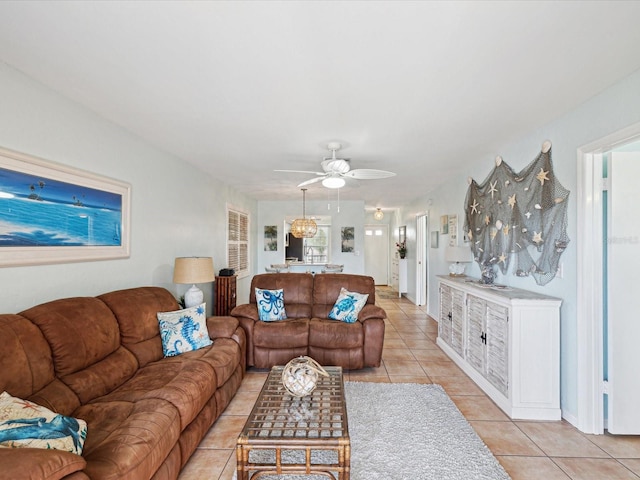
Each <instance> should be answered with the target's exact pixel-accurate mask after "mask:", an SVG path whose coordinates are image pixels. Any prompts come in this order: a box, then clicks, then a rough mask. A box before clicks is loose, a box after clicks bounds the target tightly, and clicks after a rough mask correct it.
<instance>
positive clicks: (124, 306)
mask: <svg viewBox="0 0 640 480" xmlns="http://www.w3.org/2000/svg"><path fill="white" fill-rule="evenodd" d="M98 298H99V299H100V300H102V301H103V302H104V303H106V304H107V306H108V307H109V308H110V309H111V310H112V311H113V313H114V315H115V317H116V318H117V320H118V324H119V325H120V337H121V339H122V340H121V341H122V345H124V346H125V347H126V348H127V349H129V350H130V351H131V352H132V353H133V354H134V355H135V357H136V359H137V360H138V364H139V365H140V366H144V365H146V364H147V363H149V362H154V361H156V360H160V359H161V358H162V357H163V354H162V342H161V340H160V328H159V327H158V317H157V314H158V312H170V311H173V310H178V309H179V308H180V306H179V305H178V302H177V300H176V299H175V298H174V297H173V295H171V293H170V292H169V291H168V290H166V289H164V288H160V287H138V288H129V289H126V290H117V291H115V292H109V293H105V294H103V295H100V296H99V297H98Z"/></svg>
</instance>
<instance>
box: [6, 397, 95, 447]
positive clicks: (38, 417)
mask: <svg viewBox="0 0 640 480" xmlns="http://www.w3.org/2000/svg"><path fill="white" fill-rule="evenodd" d="M86 438H87V422H85V421H84V420H80V419H78V418H73V417H66V416H64V415H60V414H59V413H55V412H52V411H51V410H49V409H48V408H45V407H43V406H41V405H37V404H35V403H32V402H30V401H28V400H22V399H20V398H16V397H12V396H11V395H9V394H8V393H7V392H2V393H1V394H0V447H6V448H22V447H25V448H44V449H55V450H64V451H65V452H71V453H75V454H77V455H81V454H82V449H83V447H84V441H85V439H86Z"/></svg>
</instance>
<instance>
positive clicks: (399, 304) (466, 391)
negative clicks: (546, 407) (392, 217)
mask: <svg viewBox="0 0 640 480" xmlns="http://www.w3.org/2000/svg"><path fill="white" fill-rule="evenodd" d="M376 299H377V303H378V304H379V305H380V306H381V307H383V308H384V309H385V310H386V312H387V316H388V320H387V324H386V332H385V348H384V353H383V365H381V366H380V368H368V369H365V370H361V371H351V372H345V380H353V381H366V382H415V383H439V384H440V385H442V386H443V387H444V389H445V390H446V391H447V393H448V394H449V396H450V397H451V398H452V399H453V401H454V402H455V403H456V405H457V406H458V408H459V409H460V411H461V412H462V413H463V415H464V416H465V417H466V419H467V420H468V421H469V423H470V424H471V425H472V426H473V428H474V429H475V431H476V432H477V433H478V435H479V436H480V437H481V438H482V439H483V440H484V442H485V443H486V444H487V446H488V447H489V448H490V449H491V451H492V452H493V454H494V455H495V456H496V457H497V458H498V460H499V461H500V463H501V464H502V465H503V466H504V468H505V470H506V471H507V472H508V473H509V474H510V475H511V477H512V479H513V480H538V479H540V480H556V479H557V480H560V479H562V480H568V479H573V480H618V479H620V480H622V479H625V480H626V479H640V436H612V435H586V434H583V433H581V432H579V431H578V430H576V429H575V428H574V427H573V426H571V425H570V424H569V423H567V422H565V421H560V422H534V421H511V420H510V419H509V418H508V417H507V416H506V415H505V414H504V413H503V412H502V411H501V410H500V409H499V408H498V407H497V406H496V405H495V404H494V403H493V401H492V400H491V399H489V398H488V397H487V396H486V395H485V394H484V393H483V392H482V390H480V389H479V388H478V387H477V386H476V385H475V383H473V381H471V380H470V379H469V378H468V377H467V376H466V375H465V374H464V372H462V370H460V369H459V368H458V367H457V366H456V365H455V364H454V363H453V362H451V361H450V360H449V358H448V357H447V356H446V355H445V354H444V353H443V352H442V351H441V350H440V348H439V347H438V346H437V345H436V343H435V340H436V338H437V330H438V327H437V323H436V322H435V321H434V320H433V319H431V318H430V317H428V316H427V314H426V308H424V307H417V306H415V305H414V304H412V303H411V302H409V301H408V300H406V299H404V298H403V299H399V298H397V296H394V295H393V292H391V291H390V290H389V289H388V288H385V287H383V288H379V289H378V294H377V297H376ZM266 375H267V374H266V371H261V370H253V369H252V370H249V371H248V372H247V374H246V376H245V378H244V380H243V382H242V385H241V387H240V389H239V391H238V393H237V394H236V396H235V397H234V399H233V400H232V402H231V404H230V405H229V407H228V408H227V409H226V410H225V412H224V413H223V414H222V416H221V417H220V418H219V419H218V421H217V422H216V423H215V424H214V425H213V427H212V428H211V430H210V431H209V433H208V434H207V436H206V437H205V438H204V439H203V441H202V442H201V443H200V445H199V447H198V449H197V450H196V452H195V453H194V455H193V456H192V457H191V459H190V460H189V463H188V464H187V465H186V466H185V468H184V470H183V472H182V474H181V475H180V480H196V479H197V480H201V479H211V480H229V479H231V478H232V476H233V472H234V470H235V450H234V446H235V440H236V438H237V436H238V434H239V433H240V431H241V430H242V427H243V425H244V422H245V420H246V417H247V415H248V414H249V413H250V411H251V408H252V406H253V403H254V401H255V399H256V397H257V396H258V393H259V391H260V388H261V387H262V384H263V382H264V380H265V379H266ZM389 480H403V479H389Z"/></svg>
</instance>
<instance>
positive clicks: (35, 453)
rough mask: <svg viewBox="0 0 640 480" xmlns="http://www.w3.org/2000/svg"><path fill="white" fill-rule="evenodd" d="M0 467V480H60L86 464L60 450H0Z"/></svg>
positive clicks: (80, 458)
mask: <svg viewBox="0 0 640 480" xmlns="http://www.w3.org/2000/svg"><path fill="white" fill-rule="evenodd" d="M0 465H2V471H0V478H3V479H16V478H22V479H46V480H60V479H61V478H65V477H66V476H67V475H71V474H72V473H75V472H80V471H81V470H82V469H84V468H85V466H86V465H87V462H86V460H85V459H84V458H83V457H81V456H80V455H76V454H75V453H69V452H63V451H62V450H42V449H31V448H21V449H18V450H15V449H9V448H0ZM79 478H86V477H85V476H82V477H79Z"/></svg>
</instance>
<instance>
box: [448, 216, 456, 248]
mask: <svg viewBox="0 0 640 480" xmlns="http://www.w3.org/2000/svg"><path fill="white" fill-rule="evenodd" d="M448 217H449V222H448V223H449V246H451V247H455V246H456V245H458V215H449V216H448Z"/></svg>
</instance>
